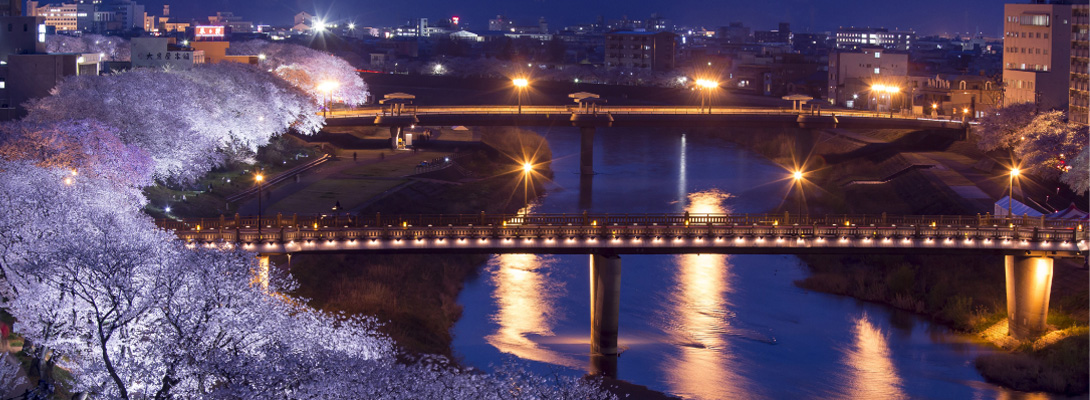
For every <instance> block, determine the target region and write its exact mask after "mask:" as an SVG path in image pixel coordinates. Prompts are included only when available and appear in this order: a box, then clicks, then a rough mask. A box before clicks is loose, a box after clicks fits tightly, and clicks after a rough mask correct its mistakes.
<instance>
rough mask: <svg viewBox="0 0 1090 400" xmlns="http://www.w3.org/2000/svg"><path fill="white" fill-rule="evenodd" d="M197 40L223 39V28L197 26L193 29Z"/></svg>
mask: <svg viewBox="0 0 1090 400" xmlns="http://www.w3.org/2000/svg"><path fill="white" fill-rule="evenodd" d="M194 32H195V35H196V36H197V39H223V36H224V27H222V26H197V27H195V28H194Z"/></svg>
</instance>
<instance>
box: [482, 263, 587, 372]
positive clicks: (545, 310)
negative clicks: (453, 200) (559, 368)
mask: <svg viewBox="0 0 1090 400" xmlns="http://www.w3.org/2000/svg"><path fill="white" fill-rule="evenodd" d="M552 263H553V259H551V258H548V257H543V256H539V255H535V254H499V255H496V256H493V258H492V259H491V260H489V264H491V265H490V267H491V268H490V269H492V270H493V273H492V279H493V282H494V283H495V285H496V289H495V291H493V293H492V296H493V298H494V299H495V301H496V307H497V310H496V313H495V314H494V315H493V316H492V319H493V320H494V321H495V322H496V324H497V325H499V328H498V329H497V330H496V332H495V333H493V334H491V335H489V336H487V337H486V338H485V340H486V341H487V342H488V344H490V345H492V346H494V347H495V348H496V349H498V350H500V351H502V352H504V353H509V354H512V355H515V356H516V357H519V358H524V359H527V360H534V361H539V362H545V363H550V364H556V365H563V366H567V367H571V368H582V367H583V366H584V364H585V363H584V362H580V361H577V360H575V359H574V358H572V357H569V356H566V355H564V354H561V353H558V352H556V351H553V350H550V349H548V348H546V347H545V346H543V345H542V344H540V343H538V342H535V341H534V340H533V339H531V336H541V337H552V336H554V333H553V326H554V323H555V319H556V315H555V313H556V310H555V301H556V297H557V296H559V295H561V294H563V291H564V288H563V285H562V284H559V283H557V281H555V280H550V279H548V275H547V274H546V273H545V270H546V269H547V267H548V266H549V265H550V264H552ZM584 340H585V339H584Z"/></svg>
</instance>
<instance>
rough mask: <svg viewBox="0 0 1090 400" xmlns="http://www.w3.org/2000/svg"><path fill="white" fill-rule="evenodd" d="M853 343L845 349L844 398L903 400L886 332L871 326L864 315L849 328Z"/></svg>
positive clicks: (903, 396) (899, 380)
mask: <svg viewBox="0 0 1090 400" xmlns="http://www.w3.org/2000/svg"><path fill="white" fill-rule="evenodd" d="M852 331H853V333H854V336H855V338H854V341H853V342H852V344H851V347H850V348H847V349H845V357H844V361H843V363H844V364H845V366H846V367H847V368H845V369H844V372H845V374H846V375H847V376H845V379H844V383H845V386H847V387H846V388H845V390H846V391H847V393H846V396H845V398H848V399H858V400H869V399H904V398H906V396H905V393H904V391H903V390H902V383H901V377H900V375H898V373H897V367H896V366H894V365H893V360H892V358H891V357H890V351H889V343H887V337H888V335H889V334H888V333H887V332H882V330H881V329H879V328H878V327H876V326H875V325H874V324H873V323H871V321H870V319H869V318H868V317H867V314H866V313H864V314H863V315H862V316H861V317H859V318H858V319H856V321H855V325H854V326H853V327H852Z"/></svg>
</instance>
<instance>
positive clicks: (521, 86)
mask: <svg viewBox="0 0 1090 400" xmlns="http://www.w3.org/2000/svg"><path fill="white" fill-rule="evenodd" d="M511 84H512V85H515V90H516V91H517V92H518V98H519V100H518V101H519V114H522V91H523V90H526V87H527V86H530V81H529V80H527V79H526V78H515V79H512V80H511Z"/></svg>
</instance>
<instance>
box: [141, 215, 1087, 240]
mask: <svg viewBox="0 0 1090 400" xmlns="http://www.w3.org/2000/svg"><path fill="white" fill-rule="evenodd" d="M157 222H158V224H159V226H161V227H163V228H165V229H171V230H174V231H175V233H176V234H177V235H178V236H179V237H180V238H182V239H185V240H189V241H196V242H217V241H227V242H246V243H252V242H258V243H277V242H279V243H284V242H294V241H304V242H308V243H311V242H315V243H318V242H323V241H330V240H332V241H350V240H365V241H369V240H379V239H381V240H394V241H399V240H425V239H450V240H473V239H478V238H497V239H498V238H503V239H504V240H518V239H522V238H537V239H543V238H544V239H552V240H575V239H587V238H601V239H604V240H609V239H614V240H619V239H622V238H647V239H653V240H670V239H671V238H674V239H682V238H723V237H728V238H747V237H754V238H770V239H773V238H774V239H775V240H786V239H791V238H798V239H805V238H821V239H829V240H837V239H838V238H839V239H843V240H846V239H847V238H852V239H865V240H881V241H883V242H888V241H892V240H896V239H902V238H917V239H927V240H929V241H930V240H939V241H943V243H948V242H951V241H957V240H969V241H971V240H978V239H979V240H1030V241H1078V240H1087V239H1088V235H1087V229H1086V225H1085V224H1086V222H1087V221H1085V220H1082V221H1077V220H1076V221H1069V220H1047V219H1041V218H1039V217H1038V218H1031V217H1012V218H997V217H992V216H965V215H960V216H959V215H953V216H951V215H932V216H927V215H915V216H893V215H827V216H820V217H817V216H802V217H798V216H794V217H793V216H791V215H790V214H787V213H785V214H530V215H520V214H484V213H482V214H462V215H423V214H421V215H407V216H405V215H401V216H383V215H381V214H375V215H371V216H356V215H340V216H302V217H301V216H292V217H290V218H284V217H283V216H281V215H277V216H273V217H263V218H261V222H262V224H261V225H262V226H261V229H258V226H257V222H258V221H257V218H256V217H241V216H236V217H234V218H230V219H228V218H226V217H221V218H218V219H207V218H206V219H191V220H183V221H177V220H160V221H157ZM762 240H763V239H762Z"/></svg>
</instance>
